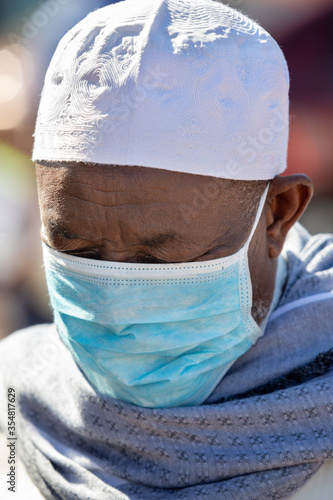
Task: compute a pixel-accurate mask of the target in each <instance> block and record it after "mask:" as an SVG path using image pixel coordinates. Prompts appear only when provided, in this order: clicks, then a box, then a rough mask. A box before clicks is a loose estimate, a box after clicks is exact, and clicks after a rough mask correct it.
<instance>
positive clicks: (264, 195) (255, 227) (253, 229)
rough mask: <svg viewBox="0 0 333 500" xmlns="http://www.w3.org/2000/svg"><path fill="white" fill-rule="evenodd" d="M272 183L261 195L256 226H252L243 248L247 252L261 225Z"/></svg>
mask: <svg viewBox="0 0 333 500" xmlns="http://www.w3.org/2000/svg"><path fill="white" fill-rule="evenodd" d="M270 183H271V181H269V182H268V184H267V186H266V187H265V191H264V192H263V194H262V195H261V198H260V202H259V205H258V210H257V215H256V218H255V221H254V224H253V226H252V229H251V233H250V235H249V237H248V239H247V240H246V243H245V245H244V247H243V248H244V249H246V250H247V249H248V248H249V246H250V243H251V240H252V238H253V235H254V233H255V231H256V229H257V226H258V224H259V220H260V217H261V215H262V211H263V209H264V206H265V202H266V198H267V193H268V190H269V186H270Z"/></svg>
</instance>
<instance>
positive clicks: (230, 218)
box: [1, 0, 333, 500]
mask: <svg viewBox="0 0 333 500" xmlns="http://www.w3.org/2000/svg"><path fill="white" fill-rule="evenodd" d="M288 82H289V80H288V70H287V66H286V62H285V59H284V57H283V54H282V52H281V50H280V49H279V47H278V45H277V44H276V42H275V41H274V40H273V39H272V38H271V37H270V35H269V34H268V33H267V32H266V31H264V30H263V29H262V28H261V27H260V26H258V25H257V24H256V23H254V22H252V21H251V20H250V19H248V18H246V17H245V16H243V15H242V14H241V13H239V12H237V11H235V10H232V9H230V8H229V7H226V6H224V5H222V4H221V3H217V2H214V1H213V0H191V1H190V0H141V1H140V2H138V1H137V0H126V1H125V2H120V3H118V4H116V5H112V6H109V7H106V8H104V9H101V10H98V11H96V12H94V13H92V14H90V15H89V16H88V17H87V18H86V19H84V20H83V21H82V22H81V23H79V24H78V25H77V26H76V27H75V28H73V29H72V30H71V31H70V32H69V33H68V34H67V35H66V36H65V37H64V39H63V40H62V41H61V43H60V44H59V46H58V49H57V51H56V53H55V55H54V58H53V60H52V62H51V65H50V68H49V70H48V73H47V76H46V80H45V86H44V90H43V95H42V99H41V104H40V109H39V114H38V119H37V126H36V134H35V147H34V160H35V161H36V169H37V182H38V188H39V200H40V209H41V219H42V240H43V252H44V264H45V271H46V277H47V283H48V288H49V294H50V300H51V305H52V307H53V310H54V318H55V324H54V325H48V326H45V325H44V326H39V327H34V328H32V329H30V330H28V331H23V332H20V333H17V334H15V335H14V336H12V337H11V338H9V339H8V340H6V341H4V342H2V345H1V355H2V377H3V381H2V383H1V387H2V390H3V391H6V390H7V389H8V388H9V387H11V388H12V389H13V390H15V395H16V401H17V403H18V407H17V412H16V415H17V425H18V438H19V441H18V443H19V448H20V452H21V455H22V459H23V461H24V462H25V464H26V466H27V469H28V471H29V473H30V475H31V476H32V478H33V480H34V481H35V483H36V484H37V486H38V488H39V489H40V491H41V492H42V493H43V495H44V496H45V497H46V498H52V499H74V498H79V499H80V500H85V499H87V500H88V499H104V498H105V499H108V498H112V499H126V498H127V499H135V500H136V499H148V500H150V499H162V500H166V499H185V498H190V499H192V498H200V499H204V498H212V499H223V500H225V499H229V498H230V499H231V498H232V499H235V498H236V499H237V500H242V499H244V500H245V499H246V500H247V499H250V498H251V499H264V498H265V499H266V498H269V499H285V498H291V497H292V496H293V495H294V493H295V492H296V490H298V489H299V488H301V487H302V486H303V485H304V484H305V483H306V484H310V483H311V481H312V480H313V479H314V478H316V477H318V474H321V476H320V478H322V475H323V470H324V468H323V464H324V462H326V463H327V464H328V466H329V464H330V459H332V458H333V425H332V424H333V396H332V386H333V375H332V358H333V356H332V343H333V329H332V322H333V307H332V298H333V295H332V289H333V286H332V285H333V270H332V265H333V242H332V238H331V237H329V236H327V235H326V236H323V235H320V236H317V237H311V236H310V235H309V234H308V233H307V232H306V231H305V230H304V229H303V228H302V227H301V226H300V225H299V224H298V223H297V224H295V223H296V222H297V220H298V218H299V217H300V216H301V214H302V213H303V211H304V210H305V208H306V206H307V204H308V202H309V200H310V198H311V195H312V183H311V181H310V179H308V178H307V177H306V176H304V175H293V176H289V177H282V176H280V174H281V173H282V172H283V171H284V169H285V167H286V151H287V143H288V88H289V84H288ZM3 427H4V429H5V428H6V422H3ZM312 476H313V478H311V477H312ZM310 478H311V479H310ZM308 480H310V481H309V483H308ZM303 492H304V490H303ZM317 493H318V492H317ZM317 493H316V494H317ZM321 493H322V491H321ZM306 494H308V493H306ZM296 495H298V494H297V493H296ZM293 498H296V496H294V497H293ZM297 498H298V497H297ZM302 498H306V497H305V496H303V497H302ZM312 498H313V497H312ZM318 498H324V496H322V497H320V496H318ZM325 498H328V497H325Z"/></svg>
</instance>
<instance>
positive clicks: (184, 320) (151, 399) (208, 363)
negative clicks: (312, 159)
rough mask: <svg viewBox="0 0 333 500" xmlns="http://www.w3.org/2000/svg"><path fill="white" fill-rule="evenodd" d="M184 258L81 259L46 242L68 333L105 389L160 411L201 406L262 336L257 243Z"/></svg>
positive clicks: (57, 310)
mask: <svg viewBox="0 0 333 500" xmlns="http://www.w3.org/2000/svg"><path fill="white" fill-rule="evenodd" d="M266 194H267V189H266V190H265V193H264V194H263V196H262V198H261V201H260V205H259V209H258V213H257V217H256V220H255V223H254V225H253V228H252V231H251V234H250V236H249V238H248V240H247V242H246V243H245V245H244V246H243V247H242V248H241V249H240V250H239V251H238V252H237V253H235V254H233V255H231V256H228V257H223V258H221V259H216V260H208V261H202V262H191V263H184V264H163V265H159V264H127V263H121V262H106V261H96V260H90V259H82V258H78V257H73V256H71V255H66V254H63V253H59V252H57V251H54V250H52V249H50V248H49V247H47V246H46V245H43V250H44V263H45V270H46V277H47V283H48V288H49V293H50V298H51V304H52V307H53V309H54V317H55V322H56V325H57V329H58V332H59V335H60V337H61V339H62V341H63V342H64V344H65V345H66V346H67V347H68V349H69V350H70V352H71V353H72V355H73V358H74V359H75V361H76V363H77V364H78V366H79V367H80V368H81V370H82V372H83V373H84V375H85V377H86V378H87V380H88V381H89V382H90V384H91V385H92V386H93V387H94V389H95V390H96V391H97V392H98V393H100V394H103V395H108V396H111V397H113V398H116V399H119V400H122V401H126V402H128V403H133V404H135V405H139V406H145V407H151V408H157V407H171V406H187V405H197V404H201V403H202V402H203V401H205V399H207V397H208V396H209V395H210V394H211V392H212V391H213V390H214V388H215V387H216V385H217V384H218V383H219V382H220V380H221V379H222V377H223V376H224V375H225V373H226V372H227V370H228V369H229V368H230V367H231V365H232V364H233V363H234V362H235V361H236V360H237V359H238V358H239V357H240V356H241V355H242V354H244V353H245V352H246V351H247V350H248V349H250V347H251V346H252V345H253V344H254V343H255V342H256V341H257V339H258V338H259V336H260V335H261V329H260V327H259V326H258V325H257V323H256V322H255V321H254V319H253V318H252V316H251V307H252V286H251V279H250V272H249V265H248V248H249V244H250V241H251V239H252V236H253V233H254V231H255V229H256V226H257V223H258V220H259V218H260V215H261V212H262V208H263V205H264V202H265V199H266Z"/></svg>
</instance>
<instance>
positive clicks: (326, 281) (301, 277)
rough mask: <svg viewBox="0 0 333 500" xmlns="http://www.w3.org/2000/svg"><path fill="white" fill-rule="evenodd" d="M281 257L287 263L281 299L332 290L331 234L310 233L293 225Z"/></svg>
mask: <svg viewBox="0 0 333 500" xmlns="http://www.w3.org/2000/svg"><path fill="white" fill-rule="evenodd" d="M282 256H283V257H284V259H285V261H286V262H287V280H286V284H285V289H284V294H283V295H284V296H283V300H282V302H285V303H286V302H289V301H294V300H297V299H300V298H303V297H306V296H311V295H318V294H322V293H328V292H331V291H332V290H333V235H332V234H316V235H313V236H311V235H310V234H309V233H308V232H307V231H306V229H304V228H303V227H302V226H301V225H300V224H296V225H295V226H294V227H293V228H292V230H291V231H290V233H289V234H288V237H287V239H286V242H285V245H284V247H283V252H282Z"/></svg>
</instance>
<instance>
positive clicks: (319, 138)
mask: <svg viewBox="0 0 333 500" xmlns="http://www.w3.org/2000/svg"><path fill="white" fill-rule="evenodd" d="M138 1H139V0H138ZM110 3H116V2H115V1H114V2H112V1H102V0H101V1H99V0H44V1H43V0H38V1H36V0H12V1H11V2H1V4H0V338H2V337H5V336H6V335H8V334H9V333H11V332H13V331H15V330H17V329H19V328H23V327H25V326H28V325H32V324H35V323H41V322H46V321H51V313H50V310H49V307H48V298H47V292H46V287H45V282H44V274H43V269H42V258H41V249H40V241H39V214H38V204H37V194H36V186H35V178H34V168H33V164H32V162H31V161H30V156H31V150H32V141H33V139H32V134H33V131H34V123H35V118H36V113H37V106H38V101H39V96H40V93H41V90H42V85H43V78H44V74H45V71H46V69H47V66H48V64H49V61H50V58H51V56H52V54H53V52H54V50H55V48H56V45H57V43H58V41H59V40H60V38H61V37H62V35H63V34H64V33H65V32H66V31H67V30H68V29H69V28H71V27H72V26H73V25H74V24H76V23H77V22H78V21H79V20H80V19H82V18H83V17H85V16H86V14H87V13H88V12H90V11H92V10H94V9H96V8H99V7H102V6H104V5H108V4H110ZM228 3H229V5H231V6H232V7H236V8H238V9H240V10H242V11H243V12H245V13H246V14H248V15H249V16H250V17H252V18H253V19H255V20H257V21H259V23H260V24H261V25H262V26H263V27H264V28H266V29H267V30H268V31H269V32H270V33H271V34H272V35H273V36H274V37H275V38H276V40H277V41H278V42H279V44H280V46H281V47H282V49H283V51H284V53H285V56H286V58H287V61H288V64H289V69H290V74H291V94H290V98H291V132H290V150H289V167H288V172H287V173H289V174H290V173H295V172H303V173H306V174H307V175H309V176H310V177H311V178H312V179H313V182H314V185H315V190H316V195H315V198H314V200H313V201H312V203H311V206H310V208H309V209H308V211H307V213H306V214H305V215H304V216H303V218H302V223H303V224H304V225H305V226H306V227H307V228H308V229H309V230H310V232H312V233H317V232H333V164H332V163H333V30H332V26H333V2H332V0H316V1H315V2H314V1H313V0H279V1H278V2H274V3H273V2H270V1H267V0H231V1H229V2H228Z"/></svg>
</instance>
